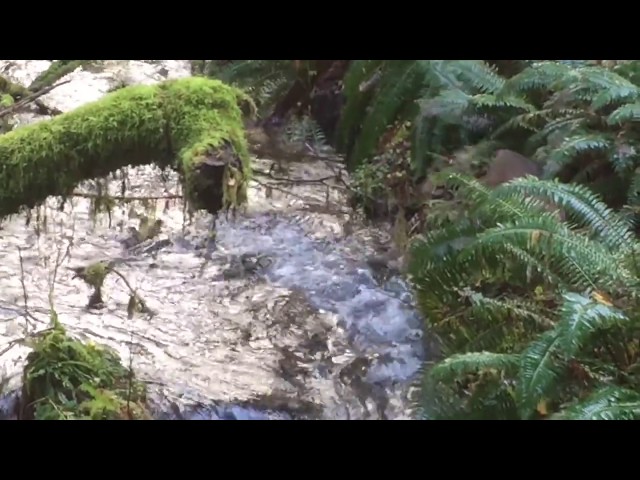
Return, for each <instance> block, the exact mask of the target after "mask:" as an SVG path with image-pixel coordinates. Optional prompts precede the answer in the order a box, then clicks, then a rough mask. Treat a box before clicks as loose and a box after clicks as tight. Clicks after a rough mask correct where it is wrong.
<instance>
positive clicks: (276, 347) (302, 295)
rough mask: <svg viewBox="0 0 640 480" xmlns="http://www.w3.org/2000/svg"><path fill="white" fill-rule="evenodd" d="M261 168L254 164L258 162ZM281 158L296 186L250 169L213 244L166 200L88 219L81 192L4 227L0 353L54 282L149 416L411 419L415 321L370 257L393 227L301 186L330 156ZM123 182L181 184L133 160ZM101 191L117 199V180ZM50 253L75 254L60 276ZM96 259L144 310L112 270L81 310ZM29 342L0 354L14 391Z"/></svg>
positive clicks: (62, 305) (42, 317)
mask: <svg viewBox="0 0 640 480" xmlns="http://www.w3.org/2000/svg"><path fill="white" fill-rule="evenodd" d="M85 80H86V79H85ZM85 80H83V81H85ZM79 81H80V80H79ZM72 83H73V82H72ZM65 87H66V85H65ZM61 88H62V87H61ZM73 91H77V89H76V90H73ZM54 92H55V91H54ZM59 108H60V107H59ZM269 168H270V164H269V162H267V161H263V160H256V169H257V170H258V171H268V170H269ZM287 168H288V174H287V176H288V177H290V178H294V179H304V180H305V183H300V184H293V185H292V184H290V183H286V184H285V183H283V182H278V181H273V180H268V179H266V178H261V177H260V175H258V176H257V177H256V180H257V181H256V182H254V183H253V185H252V188H251V189H250V198H249V208H248V211H247V212H246V213H243V214H240V215H239V216H238V217H237V218H236V219H228V220H227V219H222V218H221V219H218V222H217V228H216V237H215V241H214V240H211V239H210V238H211V237H210V235H209V233H208V229H209V224H210V218H207V217H206V216H204V215H196V216H195V218H193V219H192V221H190V219H189V218H188V217H185V213H184V212H183V208H182V205H181V203H180V201H179V200H173V199H166V200H158V201H146V202H144V203H146V205H143V202H138V203H135V204H133V207H131V205H127V206H124V205H123V206H122V207H119V208H116V209H115V211H114V212H113V213H112V215H111V218H110V219H109V218H107V215H105V214H101V215H99V216H98V217H97V219H93V218H92V217H91V215H90V200H89V199H88V198H85V197H82V196H77V197H75V198H73V199H72V200H71V201H70V202H69V204H68V205H67V206H65V208H64V210H63V211H60V210H59V209H57V208H56V207H57V206H58V203H59V201H58V200H57V199H51V200H50V202H49V207H48V208H46V209H45V210H46V216H47V220H46V228H45V227H44V226H43V222H42V219H40V221H39V222H38V221H37V219H36V218H35V215H34V217H33V219H32V222H31V225H30V226H28V227H27V226H25V218H24V216H22V217H16V218H13V219H10V220H9V221H7V222H4V223H3V228H2V230H0V291H1V292H2V294H1V295H0V342H1V343H3V344H6V345H7V347H3V346H2V345H0V351H2V350H3V349H6V348H8V346H11V345H12V344H10V343H8V342H11V341H12V340H15V339H18V338H20V337H22V336H24V334H25V332H26V331H34V330H39V329H42V328H46V326H47V321H48V318H47V312H48V296H49V291H50V289H51V286H52V285H54V295H53V297H54V299H55V308H56V311H57V312H58V315H59V318H60V320H61V322H62V323H63V324H64V325H65V326H66V327H67V329H68V331H69V332H70V333H71V334H73V335H75V336H78V337H80V338H84V339H91V340H93V341H95V342H97V343H98V342H99V343H103V344H107V345H109V346H111V347H114V348H116V349H117V350H118V352H119V353H120V354H121V356H122V357H123V361H124V362H129V361H131V363H132V366H133V368H134V369H135V371H136V373H137V374H138V375H139V376H140V377H141V378H142V379H144V380H145V381H147V382H148V384H149V387H150V390H151V392H152V393H153V398H154V401H155V405H156V410H157V411H156V413H157V417H158V418H188V419H267V418H271V419H289V418H314V419H322V418H324V419H362V418H372V419H378V418H388V419H402V418H410V408H409V400H408V393H409V391H410V387H411V385H412V383H413V381H414V380H415V375H416V373H417V371H418V369H419V367H420V364H421V361H422V359H423V358H424V351H423V350H424V349H423V341H422V335H421V332H422V330H421V321H420V318H419V317H418V315H417V314H416V313H415V311H414V310H413V308H412V306H411V295H410V293H409V290H408V288H407V286H406V285H405V284H404V283H403V281H402V280H401V279H400V278H391V279H387V280H386V281H380V280H378V279H376V278H374V276H373V275H372V272H370V271H369V269H368V268H367V266H366V261H365V260H366V258H367V256H369V255H371V254H373V253H375V252H376V250H377V249H378V248H379V247H380V245H382V244H385V243H388V235H387V234H386V232H384V231H382V230H379V229H372V228H367V227H365V226H363V225H362V224H360V223H358V222H357V221H356V220H355V219H354V218H352V217H353V215H352V213H351V212H350V211H349V210H348V209H346V208H345V207H344V205H345V204H346V202H345V198H344V191H343V190H342V189H341V187H340V184H339V182H337V181H330V180H325V181H322V182H310V181H309V180H311V179H320V178H327V177H331V176H332V175H333V174H334V173H335V171H336V169H337V168H338V167H337V165H336V164H335V163H333V162H329V161H327V162H321V161H314V162H305V163H301V164H290V165H288V167H287ZM128 182H129V183H128V185H127V191H126V195H127V196H137V197H143V196H150V195H155V196H167V197H169V196H170V195H176V194H179V191H178V190H177V189H176V183H177V180H176V178H175V175H173V174H170V173H166V172H164V173H162V172H159V171H157V169H155V168H153V167H145V168H137V169H131V170H130V171H129V172H128ZM111 188H112V189H113V193H114V194H120V192H119V183H117V182H114V183H113V184H112V185H111ZM91 189H92V187H91V185H90V184H87V185H84V186H83V187H82V191H83V192H85V193H90V192H91V191H92V190H91ZM79 190H80V188H79ZM43 211H44V210H43ZM142 215H153V216H155V217H157V218H160V219H162V220H163V222H164V223H163V226H162V230H161V233H160V235H159V236H158V237H156V238H154V239H150V240H147V241H146V242H144V243H143V244H142V245H137V246H135V247H133V248H129V249H127V248H126V246H127V245H126V244H125V243H126V242H125V243H123V240H126V239H127V227H131V226H138V222H139V220H138V218H139V217H140V216H142ZM109 222H110V223H111V225H110V226H109ZM36 230H39V231H36ZM59 252H60V254H61V253H64V252H68V253H69V255H67V257H66V258H65V260H64V262H63V264H62V265H61V266H60V267H59V268H57V271H56V268H55V263H56V257H57V256H59ZM20 257H22V260H21V258H20ZM101 259H108V260H114V259H115V260H116V262H117V266H116V269H117V270H118V271H119V272H121V273H122V274H123V275H124V277H125V278H126V279H127V280H128V282H129V283H130V284H131V286H132V287H133V288H135V289H137V291H138V293H139V295H140V296H141V297H142V298H143V299H144V300H145V302H146V303H147V304H148V306H149V307H150V308H151V309H152V310H153V311H154V315H153V316H147V315H142V314H140V315H137V316H135V317H134V318H133V319H131V320H129V319H128V318H127V311H126V310H127V308H126V307H127V302H128V298H129V291H128V288H127V286H126V285H125V284H124V282H123V281H122V279H120V278H119V277H117V276H110V277H108V278H107V281H106V284H105V289H104V292H103V293H104V303H105V305H104V308H102V309H87V308H86V304H87V299H88V296H89V294H90V289H89V287H88V286H86V285H85V284H84V283H83V282H82V281H81V280H79V279H77V278H76V279H73V278H72V277H73V275H74V272H73V270H72V268H73V267H77V266H81V265H87V264H88V263H91V262H93V261H96V260H101ZM21 263H22V267H21ZM54 271H56V275H55V281H53V279H52V276H53V272H54ZM21 272H23V273H21ZM23 283H24V287H23ZM25 291H26V293H27V308H28V312H29V315H28V317H29V319H28V320H27V319H26V318H25V308H24V303H25V302H24V296H25V295H24V292H25ZM27 353H28V349H27V348H26V347H23V346H21V345H19V344H16V345H15V346H13V347H12V348H10V349H9V350H8V351H7V352H5V353H4V354H3V355H2V356H0V364H1V365H2V367H3V368H4V370H5V376H6V377H8V378H9V379H11V380H10V382H9V386H8V387H7V388H8V389H10V388H12V387H17V386H18V384H19V373H20V370H21V368H22V366H23V365H24V359H25V356H26V354H27ZM5 407H6V402H5Z"/></svg>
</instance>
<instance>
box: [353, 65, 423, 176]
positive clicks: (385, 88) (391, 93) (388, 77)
mask: <svg viewBox="0 0 640 480" xmlns="http://www.w3.org/2000/svg"><path fill="white" fill-rule="evenodd" d="M426 69H428V61H425V60H402V61H400V60H397V61H394V62H392V63H391V64H390V65H389V68H388V70H387V71H386V72H385V75H384V76H383V78H382V80H381V85H380V89H379V91H378V92H377V94H376V96H375V98H374V99H373V101H372V104H371V111H370V112H369V113H368V115H367V116H366V118H365V119H364V121H363V124H362V130H361V132H360V135H359V136H358V140H357V142H356V145H355V148H354V151H353V154H352V155H351V156H350V157H349V161H348V164H349V169H350V170H353V169H354V168H356V167H357V166H359V165H360V164H361V163H362V161H363V160H364V159H365V158H367V157H368V156H370V155H371V154H373V153H374V152H375V150H376V147H377V144H378V141H379V140H380V136H381V135H382V134H383V133H384V131H385V130H386V128H387V127H388V126H389V125H390V124H391V123H393V121H394V120H395V119H396V115H397V114H398V113H399V112H400V110H401V109H402V108H403V106H404V105H405V104H406V103H408V102H413V101H414V100H415V99H416V98H417V97H418V96H419V93H420V89H421V87H422V85H423V82H424V78H425V74H426Z"/></svg>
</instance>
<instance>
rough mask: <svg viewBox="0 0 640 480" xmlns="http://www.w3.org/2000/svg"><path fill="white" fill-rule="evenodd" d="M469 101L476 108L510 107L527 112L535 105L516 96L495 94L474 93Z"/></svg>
mask: <svg viewBox="0 0 640 480" xmlns="http://www.w3.org/2000/svg"><path fill="white" fill-rule="evenodd" d="M471 102H472V103H473V104H474V106H475V107H476V108H482V109H488V108H495V109H500V110H502V109H505V108H512V109H514V110H523V111H525V112H528V113H532V112H535V110H536V109H535V107H534V106H533V105H530V104H529V103H528V102H527V101H526V100H523V99H522V98H518V97H516V96H502V95H500V96H497V95H490V94H482V95H474V96H473V97H471Z"/></svg>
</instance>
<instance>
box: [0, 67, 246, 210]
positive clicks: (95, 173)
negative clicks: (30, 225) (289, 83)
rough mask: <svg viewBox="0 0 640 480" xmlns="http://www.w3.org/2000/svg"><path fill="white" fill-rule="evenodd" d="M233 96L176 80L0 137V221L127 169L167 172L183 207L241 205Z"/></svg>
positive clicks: (239, 139)
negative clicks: (176, 177)
mask: <svg viewBox="0 0 640 480" xmlns="http://www.w3.org/2000/svg"><path fill="white" fill-rule="evenodd" d="M251 105H252V104H251V101H250V99H249V98H248V97H247V96H246V95H245V94H244V93H243V92H242V91H241V90H238V89H236V88H234V87H231V86H229V85H226V84H224V83H222V82H220V81H218V80H213V79H207V78H185V79H180V80H169V81H166V82H163V83H161V84H158V85H152V86H149V85H137V86H131V87H127V88H123V89H120V90H117V91H115V92H113V93H110V94H108V95H106V96H105V97H104V98H102V99H100V100H99V101H96V102H93V103H90V104H87V105H84V106H82V107H80V108H78V109H76V110H73V111H71V112H68V113H65V114H63V115H60V116H58V117H56V118H53V119H51V120H47V121H42V122H39V123H36V124H32V125H28V126H25V127H21V128H19V129H17V130H14V131H12V132H9V133H7V134H5V135H2V136H0V217H3V216H6V215H9V214H13V213H16V212H18V211H19V209H20V208H21V207H23V206H26V207H34V206H36V205H38V204H40V203H42V202H43V201H44V200H46V198H47V197H49V196H52V195H60V196H65V195H67V194H69V193H71V192H72V190H73V189H74V187H75V186H76V185H77V184H78V183H79V182H81V181H83V180H86V179H91V178H96V177H101V176H104V175H107V174H109V173H110V172H113V171H115V170H117V169H119V168H122V167H125V166H128V165H131V166H137V165H143V164H148V163H156V164H157V165H158V166H160V167H161V168H164V167H167V166H171V167H173V168H175V169H177V170H178V171H179V172H180V173H181V175H182V178H183V184H184V187H185V194H186V198H187V201H189V203H190V204H191V206H192V207H193V208H195V209H205V210H207V211H209V212H211V213H217V212H219V211H220V210H222V209H228V208H230V207H235V206H236V205H239V204H242V203H244V202H245V201H246V187H247V181H248V178H249V175H250V165H249V152H248V149H247V143H246V137H245V129H244V119H243V112H244V113H247V110H246V109H247V108H251Z"/></svg>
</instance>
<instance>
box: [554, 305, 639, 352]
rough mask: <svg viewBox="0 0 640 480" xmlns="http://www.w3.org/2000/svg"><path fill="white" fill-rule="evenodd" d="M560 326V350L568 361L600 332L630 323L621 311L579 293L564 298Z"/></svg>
mask: <svg viewBox="0 0 640 480" xmlns="http://www.w3.org/2000/svg"><path fill="white" fill-rule="evenodd" d="M560 317H561V321H560V323H559V324H558V348H559V349H560V350H561V351H562V354H563V355H564V356H566V357H567V358H572V357H575V356H576V355H577V354H578V353H579V352H580V351H581V350H582V349H583V348H585V346H586V345H587V344H588V342H589V340H590V338H591V337H592V336H593V335H595V334H596V333H598V332H599V331H601V330H603V329H606V328H609V327H611V326H613V325H617V324H621V323H623V322H625V321H627V317H626V316H625V315H624V314H623V313H622V312H621V311H620V310H618V309H616V308H614V307H612V306H608V305H604V304H602V303H599V302H596V301H594V300H591V299H589V298H586V297H584V296H582V295H578V294H576V293H567V294H565V295H564V302H563V304H562V307H561V309H560Z"/></svg>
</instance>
